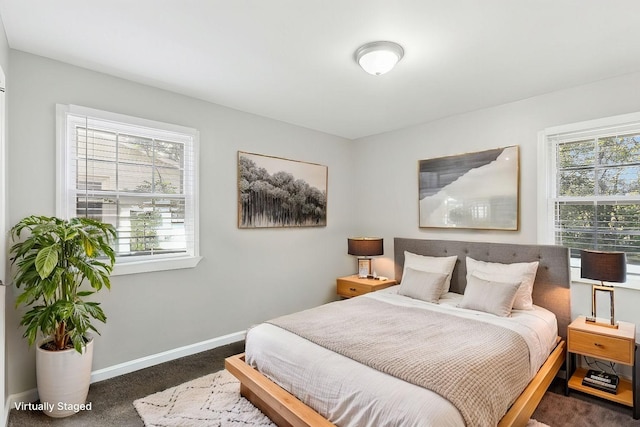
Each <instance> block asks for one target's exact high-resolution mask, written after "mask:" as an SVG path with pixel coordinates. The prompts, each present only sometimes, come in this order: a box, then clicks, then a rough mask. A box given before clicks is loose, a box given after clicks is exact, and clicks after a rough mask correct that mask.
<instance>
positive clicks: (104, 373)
mask: <svg viewBox="0 0 640 427" xmlns="http://www.w3.org/2000/svg"><path fill="white" fill-rule="evenodd" d="M246 333H247V331H240V332H235V333H232V334H228V335H223V336H221V337H216V338H212V339H210V340H206V341H202V342H199V343H195V344H190V345H186V346H184V347H178V348H174V349H172V350H167V351H163V352H162V353H157V354H152V355H150V356H145V357H141V358H139V359H135V360H131V361H129V362H125V363H120V364H118V365H114V366H109V367H107V368H103V369H98V370H97V371H93V372H91V383H95V382H98V381H102V380H107V379H109V378H114V377H117V376H120V375H124V374H128V373H131V372H135V371H137V370H140V369H144V368H149V367H151V366H155V365H159V364H160V363H164V362H168V361H170V360H175V359H179V358H181V357H185V356H191V355H193V354H196V353H201V352H203V351H206V350H212V349H214V348H217V347H222V346H223V345H227V344H231V343H234V342H238V341H242V340H244V338H245V335H246ZM36 400H38V389H35V388H34V389H31V390H27V391H24V392H22V393H17V394H12V395H9V396H8V397H7V402H6V404H5V408H4V417H5V427H6V425H7V424H8V422H9V411H10V410H11V408H13V406H14V405H15V403H17V402H35V401H36Z"/></svg>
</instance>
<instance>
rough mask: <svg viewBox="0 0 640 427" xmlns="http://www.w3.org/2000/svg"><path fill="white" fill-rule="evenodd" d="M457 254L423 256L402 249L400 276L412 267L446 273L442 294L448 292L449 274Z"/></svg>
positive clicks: (451, 272) (451, 271)
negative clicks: (402, 260)
mask: <svg viewBox="0 0 640 427" xmlns="http://www.w3.org/2000/svg"><path fill="white" fill-rule="evenodd" d="M457 259H458V257H457V256H455V255H453V256H444V257H435V256H425V255H417V254H414V253H411V252H407V251H404V270H403V271H402V277H404V275H405V273H406V271H407V268H413V269H414V270H419V271H426V272H429V273H439V274H446V275H447V280H445V282H444V290H443V291H442V294H445V293H447V292H449V285H450V284H451V275H452V274H453V268H454V267H455V266H456V260H457Z"/></svg>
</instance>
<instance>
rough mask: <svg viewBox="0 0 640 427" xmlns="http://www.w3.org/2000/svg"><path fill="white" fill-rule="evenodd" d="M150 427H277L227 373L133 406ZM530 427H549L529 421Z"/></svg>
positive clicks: (152, 397)
mask: <svg viewBox="0 0 640 427" xmlns="http://www.w3.org/2000/svg"><path fill="white" fill-rule="evenodd" d="M133 406H135V408H136V410H137V411H138V414H139V415H140V418H142V420H143V421H144V425H145V426H147V427H160V426H162V427H172V426H181V427H188V426H194V427H195V426H198V427H201V426H211V427H213V426H217V427H238V426H244V427H247V426H249V427H253V426H258V427H262V426H275V424H273V423H272V422H271V421H270V420H269V418H267V417H266V416H265V415H264V414H263V413H262V412H260V410H259V409H258V408H256V407H255V406H253V405H252V404H251V403H249V401H248V400H246V399H245V398H244V397H242V396H240V382H239V381H238V380H237V379H236V378H235V377H234V376H233V375H231V374H230V373H229V372H227V371H226V370H222V371H219V372H216V373H214V374H210V375H207V376H204V377H201V378H196V379H195V380H192V381H189V382H186V383H184V384H180V385H179V386H176V387H172V388H169V389H167V390H165V391H161V392H158V393H155V394H152V395H150V396H147V397H143V398H142V399H138V400H136V401H134V402H133ZM527 427H549V426H547V425H546V424H542V423H539V422H537V421H536V420H529V423H528V424H527Z"/></svg>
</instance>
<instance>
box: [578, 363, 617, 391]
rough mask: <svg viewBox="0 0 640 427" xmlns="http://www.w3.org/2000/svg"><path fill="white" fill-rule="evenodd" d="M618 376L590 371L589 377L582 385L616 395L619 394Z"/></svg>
mask: <svg viewBox="0 0 640 427" xmlns="http://www.w3.org/2000/svg"><path fill="white" fill-rule="evenodd" d="M618 382H619V379H618V376H617V375H614V374H609V373H607V372H603V371H596V370H594V369H589V371H588V372H587V375H585V376H584V378H583V379H582V385H584V386H588V387H593V388H597V389H598V390H602V391H606V392H607V393H612V394H616V393H617V392H618Z"/></svg>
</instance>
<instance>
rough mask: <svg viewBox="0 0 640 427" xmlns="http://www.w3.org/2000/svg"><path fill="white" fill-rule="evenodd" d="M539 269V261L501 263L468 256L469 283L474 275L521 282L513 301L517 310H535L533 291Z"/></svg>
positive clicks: (495, 279)
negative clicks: (478, 259) (532, 297)
mask: <svg viewBox="0 0 640 427" xmlns="http://www.w3.org/2000/svg"><path fill="white" fill-rule="evenodd" d="M537 271H538V261H534V262H516V263H513V264H500V263H498V262H485V261H477V260H475V259H473V258H469V257H467V285H468V284H469V278H470V277H471V276H472V275H474V276H476V277H478V278H480V279H483V280H489V281H496V282H503V283H511V282H519V283H520V287H519V288H518V292H517V293H516V299H515V301H514V302H513V308H515V309H517V310H533V300H532V299H531V292H532V291H533V282H534V281H535V280H536V273H537Z"/></svg>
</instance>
